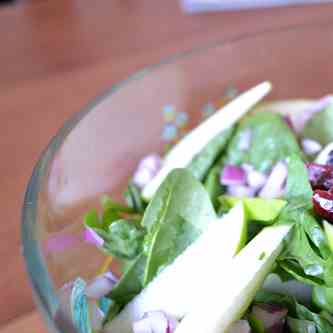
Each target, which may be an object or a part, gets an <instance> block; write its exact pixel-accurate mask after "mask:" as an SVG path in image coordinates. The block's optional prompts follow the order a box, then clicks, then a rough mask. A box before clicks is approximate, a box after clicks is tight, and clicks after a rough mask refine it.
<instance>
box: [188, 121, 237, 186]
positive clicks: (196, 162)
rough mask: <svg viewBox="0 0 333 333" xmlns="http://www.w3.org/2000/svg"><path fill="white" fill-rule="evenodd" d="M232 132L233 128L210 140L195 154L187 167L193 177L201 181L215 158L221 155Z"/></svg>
mask: <svg viewBox="0 0 333 333" xmlns="http://www.w3.org/2000/svg"><path fill="white" fill-rule="evenodd" d="M233 132H234V128H233V127H232V128H229V129H226V130H225V131H223V132H222V133H220V134H219V135H217V136H216V137H215V138H214V139H212V140H211V141H210V142H209V143H208V144H207V145H206V147H205V148H204V149H203V150H201V151H200V153H199V154H197V155H196V156H195V157H194V158H193V160H192V161H191V163H190V165H189V166H188V167H187V168H188V169H189V170H190V171H191V172H192V174H193V176H194V177H195V178H197V179H199V180H203V179H204V178H205V176H206V175H207V172H208V171H209V169H210V168H211V166H212V165H213V164H214V162H215V160H216V159H217V157H218V156H219V155H220V154H221V153H222V151H223V150H224V148H225V147H226V145H227V143H228V141H229V139H230V138H231V135H232V134H233Z"/></svg>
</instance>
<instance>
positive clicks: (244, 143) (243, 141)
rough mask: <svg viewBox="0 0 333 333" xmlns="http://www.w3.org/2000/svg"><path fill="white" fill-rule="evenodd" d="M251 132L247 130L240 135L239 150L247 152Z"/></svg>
mask: <svg viewBox="0 0 333 333" xmlns="http://www.w3.org/2000/svg"><path fill="white" fill-rule="evenodd" d="M251 138H252V131H251V130H250V129H249V128H247V129H245V130H244V131H243V132H241V133H240V137H239V141H238V148H239V149H240V150H248V149H249V148H250V146H251Z"/></svg>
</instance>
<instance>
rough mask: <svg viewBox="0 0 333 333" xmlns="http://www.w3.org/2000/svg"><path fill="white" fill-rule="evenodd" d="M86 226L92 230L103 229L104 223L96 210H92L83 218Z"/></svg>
mask: <svg viewBox="0 0 333 333" xmlns="http://www.w3.org/2000/svg"><path fill="white" fill-rule="evenodd" d="M83 221H84V224H85V225H86V226H88V227H90V228H100V227H102V223H101V221H100V219H99V216H98V213H97V210H96V209H92V210H90V211H89V212H88V213H86V214H85V215H84V217H83Z"/></svg>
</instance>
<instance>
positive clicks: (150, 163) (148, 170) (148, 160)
mask: <svg viewBox="0 0 333 333" xmlns="http://www.w3.org/2000/svg"><path fill="white" fill-rule="evenodd" d="M161 164H162V160H161V157H160V156H159V155H157V154H151V155H147V156H146V157H144V158H143V159H142V160H141V161H140V162H139V165H138V167H137V169H136V171H135V172H134V175H133V183H134V184H135V185H137V186H138V187H139V188H143V187H145V186H146V185H147V184H148V183H149V182H150V181H151V180H152V179H153V178H154V176H155V175H156V174H157V173H158V171H159V170H160V168H161Z"/></svg>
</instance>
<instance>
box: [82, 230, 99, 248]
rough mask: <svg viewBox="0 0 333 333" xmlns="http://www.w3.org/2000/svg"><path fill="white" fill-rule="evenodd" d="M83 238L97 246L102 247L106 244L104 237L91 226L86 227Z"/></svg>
mask: <svg viewBox="0 0 333 333" xmlns="http://www.w3.org/2000/svg"><path fill="white" fill-rule="evenodd" d="M83 238H84V240H85V241H86V242H87V243H91V244H93V245H96V246H97V247H102V246H103V244H104V240H103V238H102V237H100V236H99V235H97V233H96V231H95V230H93V229H91V228H89V227H86V229H85V230H84V235H83Z"/></svg>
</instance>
